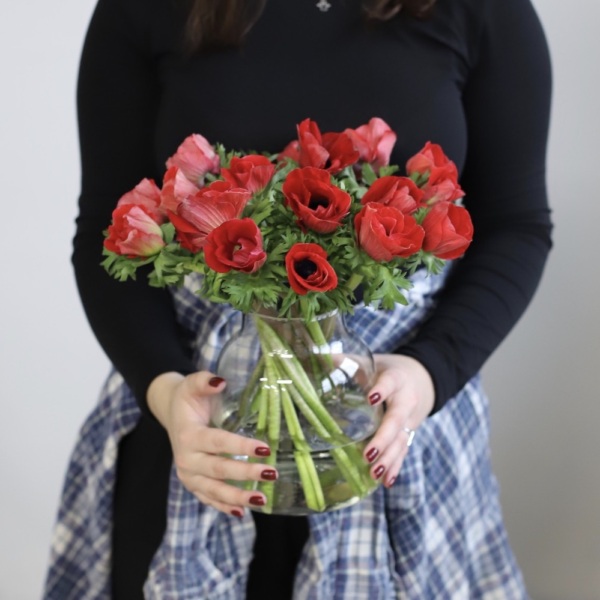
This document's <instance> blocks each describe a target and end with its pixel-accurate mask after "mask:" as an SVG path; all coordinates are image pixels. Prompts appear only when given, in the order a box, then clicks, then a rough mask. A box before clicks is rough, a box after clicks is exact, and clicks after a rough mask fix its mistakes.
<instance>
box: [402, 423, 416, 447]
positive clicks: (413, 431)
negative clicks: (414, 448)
mask: <svg viewBox="0 0 600 600" xmlns="http://www.w3.org/2000/svg"><path fill="white" fill-rule="evenodd" d="M402 431H404V433H406V434H408V439H407V440H406V447H407V448H410V446H411V444H412V443H413V440H414V439H415V434H416V433H417V430H416V429H411V428H410V427H403V428H402Z"/></svg>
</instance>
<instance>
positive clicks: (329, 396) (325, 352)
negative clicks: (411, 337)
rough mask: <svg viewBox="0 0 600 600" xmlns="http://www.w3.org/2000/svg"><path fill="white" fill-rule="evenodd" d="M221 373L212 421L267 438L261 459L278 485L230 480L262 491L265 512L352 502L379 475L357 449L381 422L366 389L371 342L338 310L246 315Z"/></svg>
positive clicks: (311, 509)
mask: <svg viewBox="0 0 600 600" xmlns="http://www.w3.org/2000/svg"><path fill="white" fill-rule="evenodd" d="M217 373H218V374H219V375H221V376H222V377H224V378H225V379H226V380H227V387H226V389H225V391H224V393H223V394H222V395H221V396H220V397H219V399H218V401H217V403H216V406H215V411H214V415H213V424H214V425H215V426H216V427H220V428H222V429H226V430H227V431H232V432H235V433H238V434H241V435H245V436H248V437H252V438H255V439H260V440H263V441H265V442H266V443H267V444H268V445H269V447H270V448H271V456H270V457H269V458H267V459H256V458H252V457H248V456H236V457H235V458H237V459H239V460H257V461H258V460H260V462H262V463H265V464H268V465H272V466H274V467H276V468H277V470H278V473H279V478H278V479H277V481H275V482H230V483H232V484H234V485H237V486H240V487H244V488H246V489H258V490H260V491H261V492H263V493H264V494H265V496H266V498H267V504H266V506H264V507H261V508H257V509H254V510H259V511H261V512H265V513H275V514H290V515H306V514H309V513H313V512H323V511H326V510H333V509H337V508H342V507H344V506H349V505H350V504H353V503H355V502H358V501H359V500H360V499H361V498H364V497H365V496H366V495H368V494H369V493H371V492H372V491H373V490H374V489H375V488H376V487H377V482H376V481H375V480H373V478H372V477H371V476H370V473H369V465H368V464H367V462H366V461H365V459H364V458H363V456H362V453H363V450H364V448H365V446H366V444H367V443H368V442H369V440H370V439H371V437H372V436H373V434H374V433H375V431H376V429H377V427H378V425H379V423H380V422H381V417H382V409H381V408H380V407H375V408H374V407H372V406H371V405H370V404H369V402H368V400H367V397H366V392H367V391H368V389H369V388H370V386H371V385H372V384H373V381H374V363H373V357H372V355H371V352H370V351H369V348H368V347H367V346H366V344H365V343H363V342H362V341H361V340H360V339H359V338H358V337H357V336H356V335H355V334H353V333H352V332H351V331H350V330H349V329H348V328H347V327H346V325H345V323H344V320H343V319H342V318H341V316H340V315H339V314H338V313H337V312H334V313H329V314H326V315H322V316H319V317H316V318H315V319H313V320H311V321H308V322H306V321H305V320H304V319H303V318H280V317H275V316H271V315H269V314H266V313H254V314H250V315H244V320H243V325H242V328H241V330H240V331H239V333H238V334H237V335H234V336H233V337H232V338H231V339H230V340H229V342H228V343H227V344H226V345H225V347H224V348H223V350H222V352H221V355H220V357H219V360H218V364H217Z"/></svg>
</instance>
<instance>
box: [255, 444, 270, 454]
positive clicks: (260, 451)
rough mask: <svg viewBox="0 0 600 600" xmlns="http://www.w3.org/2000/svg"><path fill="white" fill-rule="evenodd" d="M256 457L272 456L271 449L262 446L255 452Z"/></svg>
mask: <svg viewBox="0 0 600 600" xmlns="http://www.w3.org/2000/svg"><path fill="white" fill-rule="evenodd" d="M254 454H256V456H271V449H270V448H268V447H267V446H260V447H259V448H257V449H256V450H255V451H254Z"/></svg>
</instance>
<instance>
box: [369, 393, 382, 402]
mask: <svg viewBox="0 0 600 600" xmlns="http://www.w3.org/2000/svg"><path fill="white" fill-rule="evenodd" d="M380 400H381V394H380V393H379V392H375V393H374V394H371V395H370V396H369V403H370V404H371V405H373V404H377V403H378V402H379V401H380Z"/></svg>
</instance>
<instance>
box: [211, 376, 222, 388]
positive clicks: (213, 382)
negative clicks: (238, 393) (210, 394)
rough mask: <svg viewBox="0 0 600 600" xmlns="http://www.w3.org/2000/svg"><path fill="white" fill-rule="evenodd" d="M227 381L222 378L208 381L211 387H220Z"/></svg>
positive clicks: (212, 378) (213, 378)
mask: <svg viewBox="0 0 600 600" xmlns="http://www.w3.org/2000/svg"><path fill="white" fill-rule="evenodd" d="M224 381H225V380H224V379H223V378H222V377H211V378H210V379H209V380H208V385H210V386H211V387H219V386H220V385H221V384H222V383H223V382H224Z"/></svg>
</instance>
